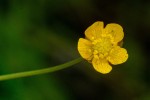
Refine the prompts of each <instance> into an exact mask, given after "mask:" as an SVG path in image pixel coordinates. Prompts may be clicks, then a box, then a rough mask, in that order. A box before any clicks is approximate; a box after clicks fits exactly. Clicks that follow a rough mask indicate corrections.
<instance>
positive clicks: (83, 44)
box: [78, 21, 128, 74]
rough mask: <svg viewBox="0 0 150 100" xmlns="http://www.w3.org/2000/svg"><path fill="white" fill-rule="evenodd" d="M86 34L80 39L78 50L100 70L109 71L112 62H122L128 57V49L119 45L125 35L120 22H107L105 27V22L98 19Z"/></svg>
mask: <svg viewBox="0 0 150 100" xmlns="http://www.w3.org/2000/svg"><path fill="white" fill-rule="evenodd" d="M85 36H86V38H85V39H84V38H80V39H79V41H78V51H79V53H80V55H81V56H82V57H83V58H84V59H86V60H88V61H89V62H91V63H92V64H93V67H94V68H95V70H97V71H98V72H100V73H103V74H106V73H109V72H110V71H111V70H112V66H111V65H110V64H112V65H117V64H121V63H124V62H125V61H126V60H127V59H128V54H127V51H126V49H124V48H121V47H120V45H119V42H121V41H122V39H123V37H124V33H123V29H122V27H121V26H120V25H119V24H115V23H111V24H107V25H106V27H105V28H104V23H103V22H101V21H97V22H95V23H94V24H92V25H91V26H90V27H88V28H87V29H86V30H85Z"/></svg>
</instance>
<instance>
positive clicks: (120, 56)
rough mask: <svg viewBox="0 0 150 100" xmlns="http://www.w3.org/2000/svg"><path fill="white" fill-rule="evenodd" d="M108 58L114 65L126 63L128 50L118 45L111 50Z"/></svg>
mask: <svg viewBox="0 0 150 100" xmlns="http://www.w3.org/2000/svg"><path fill="white" fill-rule="evenodd" d="M107 59H108V61H109V62H110V63H111V64H113V65H117V64H121V63H124V62H125V61H126V60H127V59H128V53H127V50H126V49H124V48H120V47H119V46H116V47H115V48H113V49H112V50H111V51H110V54H109V56H108V58H107Z"/></svg>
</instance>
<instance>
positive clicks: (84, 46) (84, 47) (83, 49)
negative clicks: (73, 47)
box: [78, 38, 92, 60]
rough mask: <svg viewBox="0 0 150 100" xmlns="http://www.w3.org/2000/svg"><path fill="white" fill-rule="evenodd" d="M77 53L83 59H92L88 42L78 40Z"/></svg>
mask: <svg viewBox="0 0 150 100" xmlns="http://www.w3.org/2000/svg"><path fill="white" fill-rule="evenodd" d="M78 51H79V53H80V55H81V56H82V57H83V58H84V59H86V60H91V59H92V43H91V42H90V41H89V40H87V39H83V38H80V39H79V41H78Z"/></svg>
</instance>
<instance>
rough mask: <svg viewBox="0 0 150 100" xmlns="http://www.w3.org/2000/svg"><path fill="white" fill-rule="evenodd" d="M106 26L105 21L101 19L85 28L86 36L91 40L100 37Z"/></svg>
mask: <svg viewBox="0 0 150 100" xmlns="http://www.w3.org/2000/svg"><path fill="white" fill-rule="evenodd" d="M103 28H104V23H103V22H101V21H97V22H95V23H94V24H92V25H91V26H89V27H88V28H87V29H86V30H85V36H86V38H87V39H89V40H93V39H97V38H99V37H100V34H101V33H102V30H103Z"/></svg>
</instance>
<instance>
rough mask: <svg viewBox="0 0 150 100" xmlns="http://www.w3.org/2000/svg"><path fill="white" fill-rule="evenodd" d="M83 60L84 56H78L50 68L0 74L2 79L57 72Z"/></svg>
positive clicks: (0, 79)
mask: <svg viewBox="0 0 150 100" xmlns="http://www.w3.org/2000/svg"><path fill="white" fill-rule="evenodd" d="M82 60H83V59H82V58H77V59H75V60H72V61H69V62H67V63H64V64H61V65H57V66H53V67H50V68H44V69H39V70H33V71H26V72H18V73H12V74H7V75H2V76H0V81H3V80H9V79H15V78H21V77H28V76H34V75H40V74H46V73H51V72H55V71H58V70H61V69H65V68H67V67H70V66H72V65H75V64H77V63H79V62H81V61H82Z"/></svg>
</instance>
